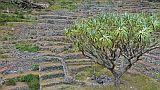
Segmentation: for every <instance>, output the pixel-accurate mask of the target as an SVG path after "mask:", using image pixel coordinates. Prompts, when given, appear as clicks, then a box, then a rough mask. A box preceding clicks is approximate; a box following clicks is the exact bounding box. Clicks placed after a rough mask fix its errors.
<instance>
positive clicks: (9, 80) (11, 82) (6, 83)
mask: <svg viewBox="0 0 160 90" xmlns="http://www.w3.org/2000/svg"><path fill="white" fill-rule="evenodd" d="M5 85H6V86H10V85H16V81H15V80H14V79H8V80H6V81H5Z"/></svg>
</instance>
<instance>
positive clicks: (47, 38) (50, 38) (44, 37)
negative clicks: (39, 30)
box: [37, 36, 70, 42]
mask: <svg viewBox="0 0 160 90" xmlns="http://www.w3.org/2000/svg"><path fill="white" fill-rule="evenodd" d="M37 39H38V41H55V42H56V41H58V42H60V41H61V42H65V41H67V42H69V41H70V40H69V39H67V38H66V37H65V36H48V37H47V36H42V37H38V38H37Z"/></svg>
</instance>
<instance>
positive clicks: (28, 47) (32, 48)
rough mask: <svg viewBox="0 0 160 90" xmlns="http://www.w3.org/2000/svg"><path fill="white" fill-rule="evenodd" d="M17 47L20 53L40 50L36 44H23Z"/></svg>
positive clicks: (16, 45) (18, 44)
mask: <svg viewBox="0 0 160 90" xmlns="http://www.w3.org/2000/svg"><path fill="white" fill-rule="evenodd" d="M15 47H16V49H18V50H20V51H28V52H37V51H39V49H40V48H39V47H38V46H36V45H35V44H23V43H17V44H15Z"/></svg>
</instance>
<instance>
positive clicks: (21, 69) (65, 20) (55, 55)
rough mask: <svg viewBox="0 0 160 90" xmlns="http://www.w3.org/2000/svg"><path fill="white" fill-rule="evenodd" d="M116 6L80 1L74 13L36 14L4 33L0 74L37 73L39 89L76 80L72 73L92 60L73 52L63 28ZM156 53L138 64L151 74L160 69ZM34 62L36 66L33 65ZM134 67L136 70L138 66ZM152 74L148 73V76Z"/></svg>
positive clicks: (86, 65)
mask: <svg viewBox="0 0 160 90" xmlns="http://www.w3.org/2000/svg"><path fill="white" fill-rule="evenodd" d="M117 8H118V7H115V8H113V5H111V4H110V5H108V3H107V2H102V3H99V2H96V1H94V0H93V1H92V2H85V3H82V5H81V6H80V7H79V9H78V10H77V11H76V12H71V11H68V10H65V9H64V10H59V11H49V12H43V13H41V14H40V15H39V18H38V22H37V23H33V24H32V25H24V26H23V27H21V28H20V30H19V31H17V32H15V33H14V34H12V35H8V34H7V36H5V35H4V34H3V35H2V40H1V42H0V48H1V49H0V50H1V51H0V72H1V73H3V75H2V76H3V77H4V78H12V77H16V76H19V75H22V74H23V75H26V74H35V75H39V78H40V89H41V90H53V88H54V89H56V88H57V86H58V85H63V84H66V80H68V79H69V78H70V79H75V78H74V73H76V72H79V71H82V70H83V69H84V68H86V67H91V66H92V64H93V63H94V61H93V60H91V59H89V58H87V57H85V56H84V55H83V54H82V53H81V52H78V51H74V48H73V45H72V42H71V41H70V40H69V39H67V38H66V36H65V35H64V30H65V28H67V27H69V26H71V25H72V24H73V23H74V22H75V21H78V20H80V19H83V18H88V17H92V16H94V15H97V14H100V13H104V12H113V11H115V10H118V9H117ZM123 8H129V5H128V6H127V5H126V6H123ZM130 8H132V10H133V8H136V6H134V4H133V7H132V5H131V6H130ZM143 10H145V9H143ZM123 11H129V12H130V9H123ZM131 12H132V11H131ZM17 45H26V46H25V47H27V45H29V46H32V45H33V46H36V47H38V48H37V49H36V50H35V51H34V52H32V50H33V49H31V52H30V51H26V50H21V48H19V47H18V46H17ZM157 52H158V51H157ZM146 55H147V56H149V55H151V54H146ZM155 55H160V54H159V53H157V54H153V55H151V56H149V57H151V58H152V57H153V59H154V60H152V62H150V61H151V60H149V59H146V60H147V63H146V62H145V63H144V62H140V63H139V64H140V65H146V66H145V67H144V68H146V67H148V69H149V70H151V69H154V70H151V71H153V73H154V72H155V71H156V72H157V71H158V72H159V70H160V67H159V63H160V62H159V59H160V57H159V56H155ZM145 58H146V57H145ZM156 59H157V60H158V62H157V60H156ZM150 64H152V65H150ZM34 65H37V66H38V67H37V68H34V67H33V66H34ZM148 65H150V66H148ZM138 66H139V65H138ZM151 66H153V67H154V68H151ZM140 68H141V67H140ZM135 69H137V70H139V68H137V67H135ZM141 72H143V73H145V74H146V72H145V71H141ZM151 74H152V73H147V75H151ZM153 77H154V76H153Z"/></svg>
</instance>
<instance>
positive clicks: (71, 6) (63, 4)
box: [48, 0, 78, 10]
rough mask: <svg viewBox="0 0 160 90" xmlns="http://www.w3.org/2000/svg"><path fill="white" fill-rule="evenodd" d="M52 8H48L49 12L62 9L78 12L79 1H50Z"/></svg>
mask: <svg viewBox="0 0 160 90" xmlns="http://www.w3.org/2000/svg"><path fill="white" fill-rule="evenodd" d="M49 3H50V4H51V6H50V7H49V8H48V9H49V10H60V9H68V10H76V9H77V7H78V4H77V0H57V1H52V2H51V1H50V2H49Z"/></svg>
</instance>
